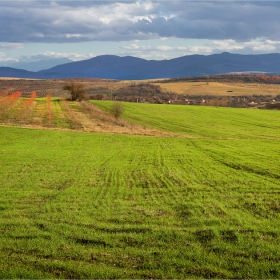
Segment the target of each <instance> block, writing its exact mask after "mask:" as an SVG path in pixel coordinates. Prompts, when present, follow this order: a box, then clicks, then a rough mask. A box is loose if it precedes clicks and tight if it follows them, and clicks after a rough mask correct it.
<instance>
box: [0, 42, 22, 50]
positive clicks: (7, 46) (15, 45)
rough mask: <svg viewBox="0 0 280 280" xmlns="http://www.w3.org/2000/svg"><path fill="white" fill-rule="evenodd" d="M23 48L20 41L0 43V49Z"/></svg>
mask: <svg viewBox="0 0 280 280" xmlns="http://www.w3.org/2000/svg"><path fill="white" fill-rule="evenodd" d="M22 48H24V44H22V43H6V44H0V49H2V50H7V51H8V50H15V49H22Z"/></svg>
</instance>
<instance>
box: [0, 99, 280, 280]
mask: <svg viewBox="0 0 280 280" xmlns="http://www.w3.org/2000/svg"><path fill="white" fill-rule="evenodd" d="M100 104H101V103H100ZM102 104H105V105H106V106H109V104H110V103H102ZM124 105H125V109H126V111H125V118H127V119H130V120H135V121H137V122H139V123H142V124H144V125H146V126H151V127H154V128H160V129H164V130H166V131H170V132H178V133H180V134H185V135H191V136H193V137H197V138H177V137H176V138H171V137H162V138H161V137H142V136H127V135H126V136H125V135H110V134H91V133H78V132H59V131H40V130H30V129H24V128H6V127H0V186H1V187H0V213H1V216H0V217H1V219H0V278H64V279H65V278H126V279H127V278H138V279H139V278H247V279H248V278H262V279H263V278H266V279H268V278H274V279H276V278H280V267H279V262H280V251H279V243H280V204H279V194H280V185H279V179H280V178H279V177H280V175H279V170H280V162H279V154H280V145H279V144H280V143H279V129H278V131H277V125H278V127H279V121H278V124H277V123H276V122H275V120H277V118H278V120H279V113H278V112H275V111H273V112H272V111H258V110H256V111H255V110H233V109H228V110H226V109H222V108H208V107H207V108H206V107H191V106H186V107H184V106H173V107H171V106H154V105H147V104H124ZM138 105H139V106H138ZM133 106H134V107H133ZM133 108H134V110H133ZM203 110H204V111H203ZM164 112H165V113H164ZM203 112H204V116H203ZM180 114H181V117H180ZM195 114H196V117H197V122H196V123H195V119H196V118H195ZM137 116H138V118H137ZM190 116H193V117H192V119H191V117H190ZM249 116H250V117H251V118H249ZM253 116H254V117H253ZM164 118H165V120H164ZM183 118H186V121H185V122H181V121H182V119H183ZM227 119H230V120H227ZM178 120H181V121H180V123H179V124H177V125H176V122H177V121H178ZM203 120H204V121H205V124H204V122H203ZM210 120H211V121H210ZM268 120H270V121H271V122H269V121H268ZM250 122H251V125H250ZM265 122H267V124H266V126H265V125H263V124H264V123H265ZM209 123H212V126H211V127H208V126H207V124H209ZM199 124H200V125H199ZM237 124H239V125H237Z"/></svg>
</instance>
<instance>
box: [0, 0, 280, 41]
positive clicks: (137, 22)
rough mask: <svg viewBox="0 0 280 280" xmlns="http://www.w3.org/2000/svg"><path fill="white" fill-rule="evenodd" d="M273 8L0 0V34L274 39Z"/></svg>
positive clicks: (266, 4) (279, 34)
mask: <svg viewBox="0 0 280 280" xmlns="http://www.w3.org/2000/svg"><path fill="white" fill-rule="evenodd" d="M15 4H16V5H15ZM279 14H280V3H279V2H278V1H139V2H138V4H137V3H136V2H135V1H28V0H26V1H0V26H1V29H0V38H1V41H2V42H50V43H51V42H58V43H64V42H85V41H94V40H101V41H106V40H108V41H109V40H112V41H129V40H136V39H137V40H145V39H152V38H159V37H178V38H192V39H214V40H222V39H234V40H239V41H246V40H247V41H248V40H250V39H255V38H261V37H263V38H268V39H271V40H279V39H280V29H279V24H280V18H279Z"/></svg>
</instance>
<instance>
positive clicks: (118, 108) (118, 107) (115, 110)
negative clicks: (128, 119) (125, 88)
mask: <svg viewBox="0 0 280 280" xmlns="http://www.w3.org/2000/svg"><path fill="white" fill-rule="evenodd" d="M123 112H124V107H123V105H122V103H121V102H114V103H113V105H112V107H111V113H112V115H113V116H114V117H115V118H116V119H118V118H119V117H120V116H121V115H122V114H123Z"/></svg>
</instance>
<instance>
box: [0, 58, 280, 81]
mask: <svg viewBox="0 0 280 280" xmlns="http://www.w3.org/2000/svg"><path fill="white" fill-rule="evenodd" d="M230 72H265V73H270V74H272V73H273V74H277V73H280V54H263V55H240V54H231V53H221V54H213V55H207V56H206V55H188V56H183V57H179V58H174V59H170V60H159V61H158V60H145V59H141V58H136V57H131V56H126V57H119V56H115V55H102V56H97V57H94V58H91V59H88V60H82V61H76V62H69V63H65V64H61V65H58V66H55V67H52V68H49V69H46V70H41V71H38V72H28V71H25V70H18V69H13V68H9V69H7V67H0V76H2V77H7V76H13V77H23V78H26V77H29V78H69V77H93V78H109V79H120V80H121V79H125V80H134V79H135V80H141V79H152V78H174V77H183V76H202V75H213V74H222V73H230Z"/></svg>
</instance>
